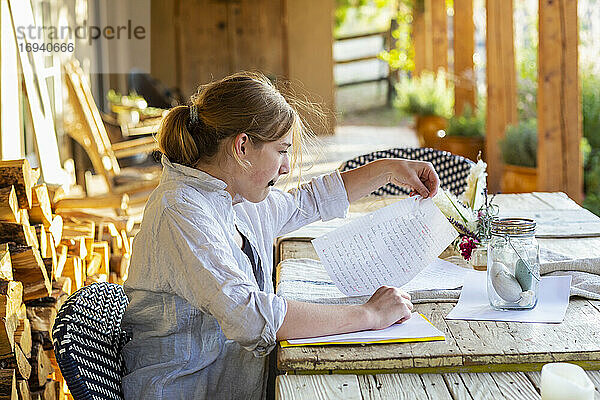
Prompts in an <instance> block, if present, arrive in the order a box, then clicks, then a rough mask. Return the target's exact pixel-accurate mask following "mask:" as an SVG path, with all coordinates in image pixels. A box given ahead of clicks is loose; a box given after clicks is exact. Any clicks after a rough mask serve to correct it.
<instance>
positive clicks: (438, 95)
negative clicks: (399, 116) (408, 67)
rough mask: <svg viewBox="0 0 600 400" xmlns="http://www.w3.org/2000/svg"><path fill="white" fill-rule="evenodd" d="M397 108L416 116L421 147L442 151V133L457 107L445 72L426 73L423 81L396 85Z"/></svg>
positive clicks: (404, 79) (416, 78) (416, 79)
mask: <svg viewBox="0 0 600 400" xmlns="http://www.w3.org/2000/svg"><path fill="white" fill-rule="evenodd" d="M396 96H397V97H396V101H395V105H396V107H397V108H398V109H399V110H400V111H401V112H403V113H404V114H408V115H413V116H415V128H416V131H417V136H418V137H419V142H420V143H421V146H425V147H438V148H439V142H440V136H438V131H440V130H444V129H445V128H446V124H447V118H448V117H449V116H450V114H451V110H452V105H453V96H452V90H451V89H450V88H449V87H448V83H447V82H446V75H445V74H444V72H443V71H442V70H440V72H438V73H437V74H434V73H432V72H423V73H421V75H420V76H419V77H413V78H409V77H407V76H405V77H403V78H401V79H400V81H399V82H398V84H397V85H396Z"/></svg>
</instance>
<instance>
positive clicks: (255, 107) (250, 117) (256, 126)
mask: <svg viewBox="0 0 600 400" xmlns="http://www.w3.org/2000/svg"><path fill="white" fill-rule="evenodd" d="M288 132H292V149H291V154H290V166H291V168H292V169H293V168H294V166H295V164H296V162H297V160H298V159H300V162H301V158H302V156H301V154H302V153H301V149H302V142H303V141H304V140H306V139H309V140H310V138H312V137H314V135H313V134H312V132H311V131H310V130H309V129H307V127H306V126H305V124H304V123H303V121H302V119H301V118H300V116H299V114H298V112H297V111H296V109H294V107H292V106H291V105H290V103H289V102H288V101H287V100H286V99H285V98H284V96H283V95H282V94H281V93H280V92H279V91H278V90H277V89H276V88H275V86H274V85H273V84H272V83H271V82H270V81H269V79H267V78H266V77H265V76H264V75H263V74H260V73H255V72H239V73H236V74H233V75H231V76H228V77H226V78H223V79H221V80H218V81H214V82H211V83H209V84H206V85H202V86H200V87H199V88H198V91H197V92H196V93H195V94H194V95H193V96H192V97H191V99H190V103H189V105H186V106H177V107H175V108H173V109H171V110H170V111H169V112H168V113H167V115H165V117H164V118H163V120H162V122H161V126H160V129H159V131H158V134H157V137H156V139H157V141H158V146H159V149H160V151H161V152H162V153H163V154H165V155H166V156H167V157H168V158H169V160H170V161H171V162H175V163H178V164H183V165H186V166H189V167H195V166H197V165H198V164H199V163H201V162H210V161H212V159H213V158H214V157H215V156H216V155H217V153H218V152H219V150H220V149H221V148H222V146H223V145H225V147H223V148H224V149H226V150H228V147H227V146H226V145H227V143H226V141H228V140H231V139H233V138H234V137H235V136H237V135H238V134H240V133H246V134H247V135H248V137H249V138H250V140H251V141H252V142H253V143H254V144H255V145H260V144H262V143H265V142H272V141H275V140H278V139H280V138H281V137H283V136H285V135H286V134H287V133H288ZM232 143H233V142H232ZM232 156H233V157H234V158H235V159H236V160H237V161H238V163H240V165H242V166H245V165H244V164H243V163H242V162H241V160H240V159H239V158H238V157H237V154H236V153H235V152H232Z"/></svg>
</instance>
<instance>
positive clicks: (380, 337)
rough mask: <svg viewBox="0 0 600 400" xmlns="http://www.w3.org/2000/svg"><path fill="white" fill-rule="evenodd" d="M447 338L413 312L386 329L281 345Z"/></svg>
mask: <svg viewBox="0 0 600 400" xmlns="http://www.w3.org/2000/svg"><path fill="white" fill-rule="evenodd" d="M445 339H446V337H445V336H444V332H442V331H440V330H439V329H437V328H436V327H435V326H433V324H432V323H431V322H429V321H428V320H427V318H425V317H424V316H423V315H421V314H418V313H413V314H412V317H411V318H410V319H409V320H408V321H405V322H403V323H401V324H394V325H392V326H390V327H388V328H385V329H379V330H372V331H360V332H352V333H343V334H339V335H328V336H318V337H313V338H305V339H289V340H283V341H281V342H280V345H281V347H292V346H324V345H328V344H366V343H396V342H426V341H433V340H445Z"/></svg>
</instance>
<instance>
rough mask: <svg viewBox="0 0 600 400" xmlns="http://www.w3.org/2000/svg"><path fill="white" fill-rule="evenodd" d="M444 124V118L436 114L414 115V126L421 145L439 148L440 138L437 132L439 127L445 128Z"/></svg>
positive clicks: (445, 123)
mask: <svg viewBox="0 0 600 400" xmlns="http://www.w3.org/2000/svg"><path fill="white" fill-rule="evenodd" d="M446 125H447V121H446V118H442V117H438V116H437V115H417V116H416V117H415V128H416V130H417V136H418V137H419V143H420V144H421V146H422V147H432V148H436V149H439V145H440V141H441V138H440V137H439V136H438V134H437V132H438V131H439V130H440V129H446Z"/></svg>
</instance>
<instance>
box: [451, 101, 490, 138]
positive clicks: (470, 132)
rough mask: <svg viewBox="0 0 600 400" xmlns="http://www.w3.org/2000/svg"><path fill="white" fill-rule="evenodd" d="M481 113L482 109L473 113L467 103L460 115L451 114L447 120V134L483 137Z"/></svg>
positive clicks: (483, 126)
mask: <svg viewBox="0 0 600 400" xmlns="http://www.w3.org/2000/svg"><path fill="white" fill-rule="evenodd" d="M483 115H484V113H483V112H482V111H479V112H478V113H476V114H473V111H472V109H471V107H470V106H469V105H468V104H467V105H466V106H465V109H464V112H463V114H462V115H460V116H456V115H453V116H452V118H450V119H449V120H448V127H447V128H446V134H447V135H448V136H462V137H473V138H483V137H484V136H485V120H484V117H483Z"/></svg>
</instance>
